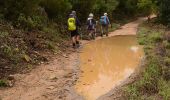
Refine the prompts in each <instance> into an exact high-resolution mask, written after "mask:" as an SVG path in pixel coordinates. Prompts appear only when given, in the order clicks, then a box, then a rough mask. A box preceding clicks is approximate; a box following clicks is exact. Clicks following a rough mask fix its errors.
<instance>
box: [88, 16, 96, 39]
mask: <svg viewBox="0 0 170 100" xmlns="http://www.w3.org/2000/svg"><path fill="white" fill-rule="evenodd" d="M93 17H94V15H93V13H90V14H89V17H88V18H87V30H88V33H89V38H90V39H95V26H96V21H95V20H94V18H93Z"/></svg>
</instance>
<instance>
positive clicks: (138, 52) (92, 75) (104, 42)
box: [75, 36, 143, 100]
mask: <svg viewBox="0 0 170 100" xmlns="http://www.w3.org/2000/svg"><path fill="white" fill-rule="evenodd" d="M142 57H143V50H142V47H141V46H139V45H138V44H137V40H136V37H135V36H116V37H111V38H105V39H101V40H98V41H94V42H92V43H90V44H87V45H86V46H85V47H84V48H83V50H82V53H80V59H81V70H82V73H81V75H80V76H81V77H80V79H79V80H78V82H77V84H76V86H75V88H76V90H77V92H78V93H79V94H80V95H83V96H84V97H85V99H86V100H96V99H97V98H98V97H100V96H102V95H104V94H106V93H107V92H109V91H110V90H111V89H113V88H114V87H115V86H116V85H119V84H120V83H121V82H122V81H124V80H125V79H127V78H128V77H129V76H130V75H131V74H132V73H133V72H134V70H135V68H136V67H137V66H138V64H139V62H140V60H141V59H142Z"/></svg>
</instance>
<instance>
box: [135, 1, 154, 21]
mask: <svg viewBox="0 0 170 100" xmlns="http://www.w3.org/2000/svg"><path fill="white" fill-rule="evenodd" d="M138 8H139V11H140V12H141V13H142V14H144V15H146V16H147V17H148V20H150V14H152V13H155V12H156V1H155V0H139V2H138Z"/></svg>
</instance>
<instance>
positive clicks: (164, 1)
mask: <svg viewBox="0 0 170 100" xmlns="http://www.w3.org/2000/svg"><path fill="white" fill-rule="evenodd" d="M159 2H160V6H159V7H160V9H159V10H160V12H159V17H160V20H161V22H162V23H163V24H166V25H170V7H169V5H170V0H161V1H159Z"/></svg>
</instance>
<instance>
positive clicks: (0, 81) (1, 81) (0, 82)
mask: <svg viewBox="0 0 170 100" xmlns="http://www.w3.org/2000/svg"><path fill="white" fill-rule="evenodd" d="M5 86H7V83H6V81H5V80H0V87H5ZM0 99H1V98H0Z"/></svg>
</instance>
